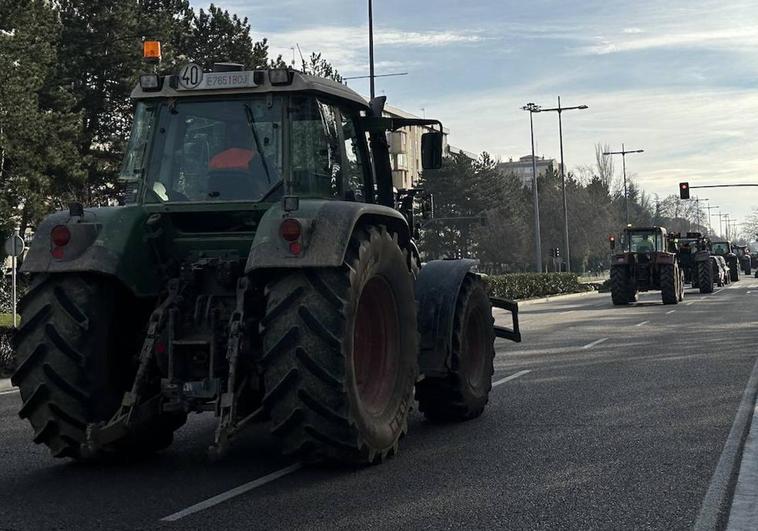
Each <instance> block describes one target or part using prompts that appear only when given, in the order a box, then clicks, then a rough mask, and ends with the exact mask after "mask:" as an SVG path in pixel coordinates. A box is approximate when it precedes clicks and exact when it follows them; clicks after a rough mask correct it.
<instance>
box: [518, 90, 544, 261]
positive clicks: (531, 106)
mask: <svg viewBox="0 0 758 531" xmlns="http://www.w3.org/2000/svg"><path fill="white" fill-rule="evenodd" d="M521 109H522V110H524V111H529V129H530V131H531V135H532V191H533V194H532V197H533V201H534V265H535V267H536V269H537V272H538V273H542V241H541V239H540V196H539V192H538V191H537V159H536V158H535V154H534V119H533V115H534V113H535V112H540V106H539V105H537V104H535V103H527V104H526V105H524V106H523V107H522V108H521Z"/></svg>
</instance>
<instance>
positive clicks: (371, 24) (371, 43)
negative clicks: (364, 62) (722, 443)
mask: <svg viewBox="0 0 758 531" xmlns="http://www.w3.org/2000/svg"><path fill="white" fill-rule="evenodd" d="M368 69H369V78H370V86H371V99H372V100H373V99H374V97H375V96H376V87H375V86H374V77H375V76H374V2H373V0H368Z"/></svg>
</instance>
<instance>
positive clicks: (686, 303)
mask: <svg viewBox="0 0 758 531" xmlns="http://www.w3.org/2000/svg"><path fill="white" fill-rule="evenodd" d="M693 304H695V301H690V302H685V303H684V305H685V306H692V305H693Z"/></svg>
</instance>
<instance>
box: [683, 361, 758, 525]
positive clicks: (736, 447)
mask: <svg viewBox="0 0 758 531" xmlns="http://www.w3.org/2000/svg"><path fill="white" fill-rule="evenodd" d="M757 395H758V359H757V360H756V361H755V364H754V365H753V370H752V371H751V373H750V379H749V380H748V382H747V385H746V386H745V391H744V392H743V394H742V400H741V401H740V405H739V407H738V408H737V414H736V415H735V417H734V422H733V423H732V428H731V429H730V430H729V435H728V437H727V439H726V443H724V449H723V450H722V452H721V456H720V457H719V461H718V464H717V465H716V470H715V471H714V473H713V477H712V478H711V481H710V484H709V486H708V491H707V492H706V493H705V498H704V499H703V503H702V505H701V506H700V511H699V512H698V515H697V521H696V522H695V525H694V527H693V529H694V530H695V531H711V530H716V529H723V528H724V527H725V526H726V523H727V521H728V518H729V513H730V510H731V503H730V501H731V497H732V495H733V494H734V487H735V485H736V483H737V476H738V474H739V469H740V464H741V461H742V450H743V448H744V445H745V440H746V439H747V435H748V432H749V431H750V424H751V421H752V417H753V409H754V407H755V401H756V396H757Z"/></svg>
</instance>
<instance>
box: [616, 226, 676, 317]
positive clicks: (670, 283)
mask: <svg viewBox="0 0 758 531" xmlns="http://www.w3.org/2000/svg"><path fill="white" fill-rule="evenodd" d="M615 243H616V240H615V239H611V250H612V251H614V250H615ZM621 246H622V247H621V250H620V251H617V252H616V254H615V256H614V257H613V261H612V262H611V300H612V301H613V304H614V305H616V306H621V305H625V304H629V303H632V302H636V301H637V293H638V292H640V291H649V290H660V291H661V298H662V299H663V304H677V303H678V302H681V301H682V300H683V299H684V272H683V271H682V269H681V268H680V266H679V260H678V258H677V254H676V253H674V252H670V251H669V250H667V235H666V229H664V228H662V227H627V228H626V229H625V230H624V232H623V237H622V241H621Z"/></svg>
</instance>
